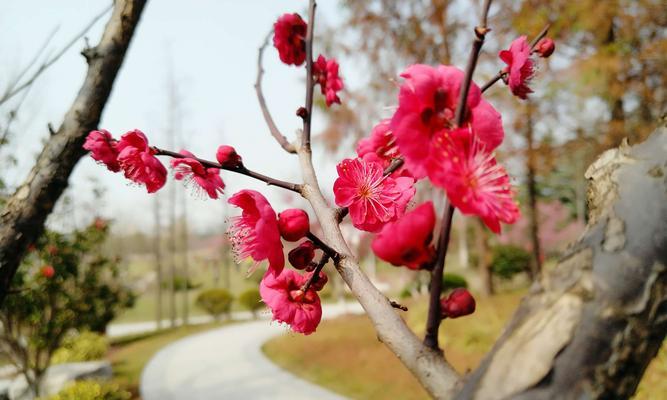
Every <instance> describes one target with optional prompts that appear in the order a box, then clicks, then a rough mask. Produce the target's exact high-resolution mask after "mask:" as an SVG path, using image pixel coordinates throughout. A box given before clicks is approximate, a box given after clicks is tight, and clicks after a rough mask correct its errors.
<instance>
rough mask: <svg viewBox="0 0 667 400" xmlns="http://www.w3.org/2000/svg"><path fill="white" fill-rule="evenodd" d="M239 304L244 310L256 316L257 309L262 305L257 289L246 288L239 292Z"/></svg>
mask: <svg viewBox="0 0 667 400" xmlns="http://www.w3.org/2000/svg"><path fill="white" fill-rule="evenodd" d="M238 302H239V304H241V306H242V307H243V308H245V309H246V310H248V311H250V312H252V315H253V317H255V318H256V317H257V310H260V309H262V308H263V307H264V303H262V297H261V296H260V295H259V290H257V289H254V288H253V289H248V290H246V291H245V292H243V293H241V294H240V295H239V298H238Z"/></svg>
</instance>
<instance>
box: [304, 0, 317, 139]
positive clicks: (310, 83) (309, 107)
mask: <svg viewBox="0 0 667 400" xmlns="http://www.w3.org/2000/svg"><path fill="white" fill-rule="evenodd" d="M316 8H317V4H316V2H315V0H310V2H309V4H308V29H307V30H306V105H305V109H306V111H305V113H303V114H302V115H301V117H302V118H303V132H302V134H301V135H302V138H301V147H303V148H304V149H305V151H310V129H311V120H312V116H313V90H314V88H315V81H314V79H313V36H314V32H315V9H316Z"/></svg>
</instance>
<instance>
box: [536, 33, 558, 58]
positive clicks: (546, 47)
mask: <svg viewBox="0 0 667 400" xmlns="http://www.w3.org/2000/svg"><path fill="white" fill-rule="evenodd" d="M555 49H556V43H554V41H553V39H551V38H548V37H545V38H542V39H540V41H539V42H537V45H536V46H535V52H536V53H537V54H538V55H539V56H540V57H543V58H547V57H549V56H550V55H551V54H553V52H554V50H555Z"/></svg>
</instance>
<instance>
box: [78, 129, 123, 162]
mask: <svg viewBox="0 0 667 400" xmlns="http://www.w3.org/2000/svg"><path fill="white" fill-rule="evenodd" d="M117 143H118V142H117V141H116V140H115V139H114V138H113V137H112V136H111V134H110V133H109V132H108V131H107V130H104V129H102V130H99V131H91V132H90V133H89V134H88V136H87V137H86V142H85V143H84V144H83V148H84V149H86V150H89V151H90V156H91V157H92V158H93V160H95V161H97V162H99V163H102V164H104V165H106V166H107V169H109V171H112V172H118V171H120V165H119V164H118V149H117V148H116V145H117Z"/></svg>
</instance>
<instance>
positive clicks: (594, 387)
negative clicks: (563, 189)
mask: <svg viewBox="0 0 667 400" xmlns="http://www.w3.org/2000/svg"><path fill="white" fill-rule="evenodd" d="M586 178H587V179H589V180H590V186H589V189H588V196H587V198H588V209H589V216H588V217H589V222H588V225H587V227H586V230H585V232H584V235H583V236H582V238H581V239H580V240H579V241H578V242H577V243H576V244H575V245H574V246H573V247H572V248H571V249H570V250H569V251H568V253H567V254H566V255H565V256H564V257H563V258H562V259H561V261H560V262H559V264H558V266H557V267H556V268H555V270H554V271H553V272H552V273H551V274H548V275H547V276H545V277H544V279H543V281H542V286H541V287H540V288H535V289H533V290H532V291H531V293H530V294H529V295H528V296H527V297H526V298H524V300H523V301H522V303H521V306H520V307H519V309H518V310H517V311H516V313H515V314H514V317H513V319H512V320H511V322H510V323H509V325H508V326H507V327H506V329H505V332H504V333H503V336H502V337H501V338H500V340H499V341H498V342H497V343H496V344H495V346H494V348H493V349H492V351H491V352H490V353H489V354H488V355H487V356H486V357H485V359H484V360H483V361H482V363H481V365H480V367H479V368H478V369H477V370H476V371H475V372H473V373H472V374H471V375H470V376H469V377H468V378H467V379H466V381H465V385H464V387H463V389H462V391H461V392H460V393H459V394H458V395H457V397H456V398H459V399H471V398H472V399H484V400H495V399H508V398H512V399H575V398H576V399H591V398H595V399H621V398H628V397H630V396H632V394H633V393H634V392H635V390H636V388H637V385H638V384H639V382H640V380H641V377H642V375H643V373H644V370H645V369H646V367H647V365H648V364H649V362H650V361H651V359H652V358H653V357H654V356H655V355H656V353H657V352H658V350H659V348H660V345H661V344H662V342H663V340H664V338H665V333H666V332H667V307H665V305H667V268H666V267H665V265H667V129H666V128H661V129H659V130H658V131H656V132H655V133H654V134H653V135H652V136H651V137H650V138H649V139H648V140H647V141H646V142H644V143H642V144H640V145H637V146H633V147H629V146H627V144H623V145H621V147H620V148H618V149H612V150H609V151H607V152H605V153H604V154H603V155H602V156H601V157H600V158H599V159H598V160H597V161H596V162H595V163H593V164H592V165H591V166H590V167H589V169H588V171H587V172H586Z"/></svg>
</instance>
